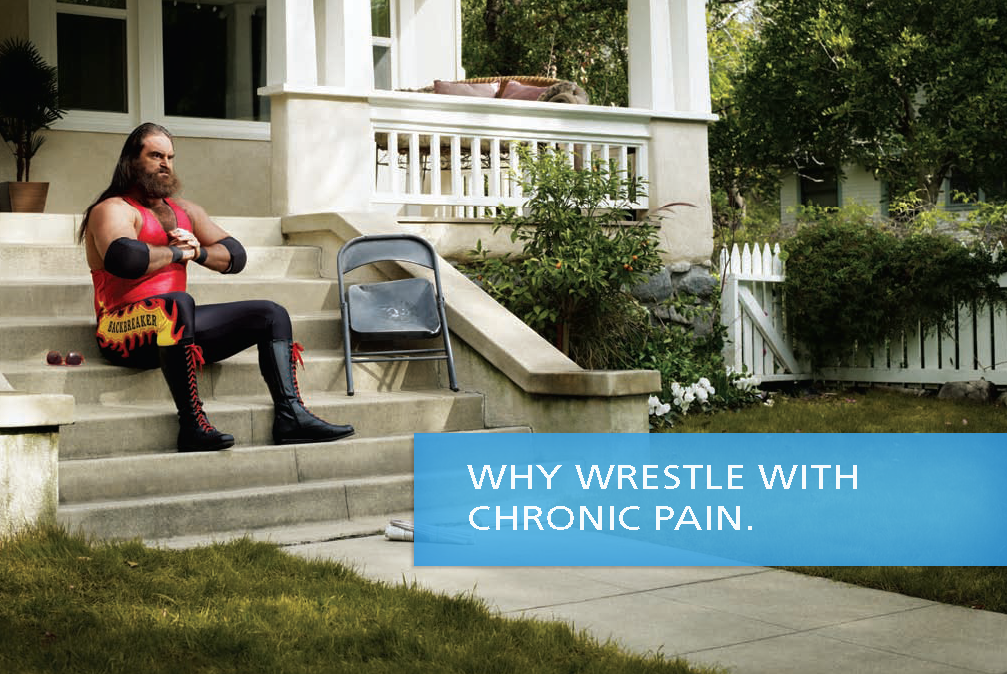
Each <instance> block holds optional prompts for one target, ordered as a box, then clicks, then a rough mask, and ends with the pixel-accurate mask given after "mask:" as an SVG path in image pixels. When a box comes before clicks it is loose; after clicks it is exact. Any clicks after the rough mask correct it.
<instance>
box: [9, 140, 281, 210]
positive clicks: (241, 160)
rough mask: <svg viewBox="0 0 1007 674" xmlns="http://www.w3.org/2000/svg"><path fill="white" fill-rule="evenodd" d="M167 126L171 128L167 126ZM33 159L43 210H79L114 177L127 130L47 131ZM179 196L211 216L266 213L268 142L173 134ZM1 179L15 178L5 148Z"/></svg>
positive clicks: (12, 166) (12, 159)
mask: <svg viewBox="0 0 1007 674" xmlns="http://www.w3.org/2000/svg"><path fill="white" fill-rule="evenodd" d="M169 130H170V129H169ZM45 137H46V142H45V144H44V145H43V146H42V149H40V150H39V152H38V154H37V155H35V157H34V158H33V159H32V165H31V177H32V180H37V181H42V182H48V183H49V196H48V199H47V201H46V212H47V213H82V212H83V211H84V209H85V208H87V207H88V205H90V203H91V202H92V201H93V200H94V199H95V197H97V196H98V194H100V193H101V191H102V190H104V189H105V188H106V187H107V186H108V183H109V181H110V180H111V178H112V170H113V169H114V168H115V163H116V161H118V159H119V151H120V150H121V149H122V144H123V142H124V141H125V140H126V135H125V134H114V133H89V132H81V131H47V132H45ZM175 153H176V155H177V158H176V160H175V170H176V171H177V172H178V176H179V178H180V179H181V181H182V191H181V193H180V196H184V197H185V198H187V199H191V200H193V201H195V202H197V203H199V204H200V205H201V206H203V207H204V208H206V210H207V211H208V212H209V213H210V214H211V215H234V216H265V215H270V214H271V213H270V172H271V170H270V162H271V152H270V147H269V142H268V141H246V140H226V139H209V138H184V137H178V136H176V137H175ZM3 154H4V156H3V157H2V159H0V181H5V180H14V178H15V170H14V169H15V166H14V158H13V156H11V154H10V153H9V152H4V153H3Z"/></svg>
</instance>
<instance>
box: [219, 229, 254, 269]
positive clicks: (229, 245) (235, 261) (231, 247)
mask: <svg viewBox="0 0 1007 674" xmlns="http://www.w3.org/2000/svg"><path fill="white" fill-rule="evenodd" d="M217 243H219V244H220V245H222V246H223V247H224V248H226V249H227V252H228V253H230V254H231V263H230V264H229V265H227V269H225V270H224V271H223V272H221V273H224V274H237V273H238V272H239V271H241V270H242V269H244V268H245V262H246V261H247V259H248V258H247V256H246V255H245V247H244V246H242V245H241V244H240V243H238V240H237V239H235V238H234V237H233V236H228V237H226V238H223V239H221V240H220V241H218V242H217Z"/></svg>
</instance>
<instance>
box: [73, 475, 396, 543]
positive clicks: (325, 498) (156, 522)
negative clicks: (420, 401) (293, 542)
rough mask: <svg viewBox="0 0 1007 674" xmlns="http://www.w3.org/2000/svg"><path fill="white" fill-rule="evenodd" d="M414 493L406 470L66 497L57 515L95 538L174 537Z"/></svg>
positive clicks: (329, 512)
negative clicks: (91, 498)
mask: <svg viewBox="0 0 1007 674" xmlns="http://www.w3.org/2000/svg"><path fill="white" fill-rule="evenodd" d="M412 496H413V494H412V474H411V473H408V474H394V475H382V476H371V477H366V478H351V479H339V478H336V479H328V480H314V481H310V482H299V483H296V484H284V485H278V486H259V487H251V488H241V489H224V490H218V491H207V492H200V493H198V494H175V495H163V496H152V497H141V498H127V499H120V500H109V501H99V502H90V503H78V504H67V505H60V506H59V508H58V509H57V514H56V517H57V521H58V522H59V523H60V524H62V525H63V526H65V527H67V528H68V529H69V530H71V531H75V530H77V529H81V530H84V531H87V532H89V533H90V534H91V535H95V536H97V537H99V538H137V537H144V538H171V537H175V536H182V535H198V534H210V533H213V532H215V531H228V530H237V529H263V528H268V527H280V526H286V525H288V524H298V525H300V524H304V523H305V522H317V521H329V520H348V519H353V518H355V517H362V516H372V515H380V514H383V513H388V512H401V511H403V510H406V509H408V508H411V507H412Z"/></svg>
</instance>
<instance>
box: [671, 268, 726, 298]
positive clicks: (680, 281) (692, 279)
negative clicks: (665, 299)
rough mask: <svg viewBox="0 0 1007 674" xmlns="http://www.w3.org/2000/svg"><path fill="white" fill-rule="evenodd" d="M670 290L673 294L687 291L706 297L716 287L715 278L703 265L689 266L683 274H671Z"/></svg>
mask: <svg viewBox="0 0 1007 674" xmlns="http://www.w3.org/2000/svg"><path fill="white" fill-rule="evenodd" d="M671 286H672V291H673V292H674V293H675V294H678V293H688V294H690V295H695V296H696V297H701V298H703V299H706V298H708V297H710V296H711V295H712V294H713V292H714V291H715V290H716V289H717V279H715V278H714V277H713V276H712V275H711V274H710V272H709V271H707V270H706V269H704V268H703V267H699V266H696V267H691V268H690V269H689V271H687V272H685V273H684V274H672V277H671Z"/></svg>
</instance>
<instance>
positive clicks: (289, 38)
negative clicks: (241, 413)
mask: <svg viewBox="0 0 1007 674" xmlns="http://www.w3.org/2000/svg"><path fill="white" fill-rule="evenodd" d="M266 14H267V16H268V17H269V20H268V21H267V22H266V26H267V27H266V43H267V54H268V60H269V67H268V68H267V70H266V74H267V86H282V85H284V84H294V85H315V84H317V83H318V74H317V73H318V68H317V62H318V59H317V56H316V54H315V5H314V0H267V3H266Z"/></svg>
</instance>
